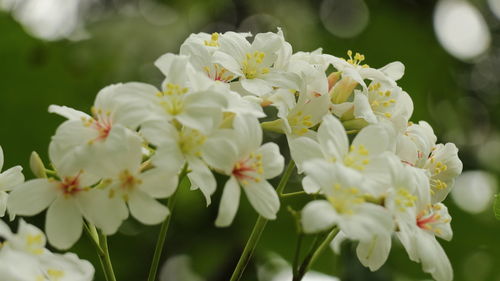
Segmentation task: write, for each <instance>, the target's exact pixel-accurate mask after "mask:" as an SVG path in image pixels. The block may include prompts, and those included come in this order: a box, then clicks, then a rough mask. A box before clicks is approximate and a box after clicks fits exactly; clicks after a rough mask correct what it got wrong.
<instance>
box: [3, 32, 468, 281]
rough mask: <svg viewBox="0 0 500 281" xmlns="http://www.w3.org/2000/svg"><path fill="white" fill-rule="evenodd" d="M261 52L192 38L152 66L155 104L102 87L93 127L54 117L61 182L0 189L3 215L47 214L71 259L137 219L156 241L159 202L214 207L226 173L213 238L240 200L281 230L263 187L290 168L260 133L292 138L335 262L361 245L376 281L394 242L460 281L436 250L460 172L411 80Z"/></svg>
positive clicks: (240, 43)
mask: <svg viewBox="0 0 500 281" xmlns="http://www.w3.org/2000/svg"><path fill="white" fill-rule="evenodd" d="M251 37H252V36H251V34H249V33H235V32H226V33H223V34H219V33H213V34H206V33H199V34H192V35H191V36H189V38H187V39H186V41H185V42H184V43H183V44H182V46H181V47H180V54H171V53H168V54H165V55H163V56H161V57H160V58H159V59H158V60H157V61H156V62H155V65H156V66H157V67H158V69H159V70H160V71H161V72H162V73H163V74H164V76H165V79H164V81H163V82H162V84H161V87H160V88H157V87H155V86H152V85H149V84H145V83H138V82H133V83H124V84H115V85H111V86H108V87H105V88H104V89H102V90H101V91H100V92H99V93H98V94H97V97H96V99H95V102H94V106H93V107H92V108H91V110H90V114H87V113H84V112H81V111H78V110H75V109H72V108H69V107H66V106H57V105H52V106H50V107H49V111H50V112H52V113H56V114H59V115H61V116H63V117H65V118H66V119H67V120H66V121H64V122H63V123H62V124H61V125H60V126H59V127H58V129H57V131H56V133H55V135H54V136H53V137H52V141H51V143H50V146H49V157H50V162H51V167H52V168H53V170H48V169H46V168H45V167H43V164H42V163H41V162H40V161H37V160H33V161H32V162H33V163H35V164H34V165H32V166H34V168H33V167H32V168H33V169H34V170H37V171H39V173H37V174H38V176H39V177H38V178H37V179H32V180H29V181H26V182H25V183H22V184H21V182H22V179H20V180H18V182H16V184H14V185H17V186H16V187H15V188H14V189H13V190H12V191H11V192H10V194H9V196H8V200H7V199H6V197H7V196H6V193H5V192H3V190H10V189H9V188H4V186H3V185H2V183H3V182H0V190H2V191H0V213H1V211H2V208H1V207H2V206H3V205H5V204H3V205H2V202H5V201H7V209H8V211H9V213H10V215H11V216H12V217H13V216H14V215H22V216H32V215H35V214H38V213H40V212H42V211H43V210H45V209H47V215H46V227H45V230H46V233H47V237H48V241H49V242H50V243H51V244H52V245H53V246H55V247H56V248H59V249H67V248H69V247H71V246H72V245H73V244H74V243H75V242H76V241H77V240H78V239H79V237H80V236H81V232H82V229H83V227H84V226H85V225H91V226H95V227H97V228H98V229H100V231H102V233H104V234H105V235H112V234H114V233H116V231H117V230H118V228H119V227H120V225H121V224H122V222H123V221H124V220H125V219H127V218H128V216H129V214H130V215H131V216H132V217H134V218H135V219H137V220H138V221H140V222H142V223H143V224H147V225H153V224H158V223H160V222H162V221H164V220H165V218H166V217H167V216H168V215H169V213H170V210H169V209H168V208H167V207H166V206H165V205H164V204H163V203H161V202H160V201H159V199H162V198H168V197H171V196H172V195H173V194H174V193H175V192H176V189H177V188H178V186H179V182H181V181H182V179H183V178H184V176H185V177H187V178H188V179H189V182H190V183H191V189H193V190H200V191H201V193H202V194H203V195H204V197H205V199H206V203H207V206H208V205H210V203H211V197H212V195H213V194H214V192H215V191H216V190H217V184H216V180H215V176H214V173H217V174H222V175H225V176H227V181H226V183H225V185H224V187H223V190H222V197H221V200H220V205H219V209H218V210H219V211H218V216H217V218H216V219H215V225H216V226H219V227H225V226H229V225H230V224H231V223H232V221H233V220H234V217H235V215H236V213H237V210H238V206H239V200H240V196H241V190H243V191H244V193H245V195H246V197H247V198H248V200H249V201H250V203H251V205H252V206H253V208H254V209H255V210H256V211H257V212H258V213H259V214H260V215H261V216H262V217H264V218H266V219H275V218H276V216H277V213H278V210H279V209H280V200H279V194H278V193H277V192H276V190H275V189H274V188H273V187H272V186H271V184H270V183H269V182H268V180H269V179H272V178H275V177H277V176H278V175H280V174H281V173H282V171H283V168H284V162H285V160H284V159H285V158H284V157H283V156H282V155H281V154H280V149H279V147H278V145H276V144H275V143H271V142H269V143H264V144H263V129H265V130H270V131H274V132H279V133H282V134H284V135H285V136H286V139H287V141H288V145H289V149H290V155H291V158H292V159H293V160H292V161H294V162H295V163H296V164H297V168H298V172H299V173H300V174H303V175H304V177H303V180H302V185H303V188H304V191H305V192H306V193H309V194H314V198H323V199H321V200H313V201H311V202H309V203H308V204H307V205H306V206H305V207H304V209H303V211H302V216H301V225H302V228H303V231H304V232H305V233H315V232H321V231H326V230H328V229H331V228H332V227H334V226H337V227H338V228H339V229H340V234H339V235H338V236H337V237H336V239H335V240H334V241H333V243H332V247H334V248H338V247H337V246H338V245H339V243H340V242H341V241H342V240H344V239H350V240H354V241H358V242H359V244H358V247H357V254H358V257H359V259H360V261H361V262H362V263H363V264H364V265H365V266H367V267H369V268H370V269H372V270H376V269H378V268H379V267H380V266H382V265H383V264H384V263H385V261H386V259H387V256H388V254H389V251H390V248H391V240H392V236H396V237H397V238H398V239H399V240H400V241H401V242H402V244H403V246H404V247H405V248H406V250H407V252H408V254H409V256H410V259H411V260H413V261H416V262H421V263H422V266H423V269H424V271H426V272H429V273H431V274H432V275H433V277H434V278H435V279H437V280H438V281H446V280H451V279H452V269H451V265H450V263H449V261H448V258H447V257H446V254H445V253H444V251H443V249H442V248H441V246H440V244H439V243H438V242H437V240H436V238H435V237H440V238H443V239H446V240H449V239H451V236H452V232H451V228H450V219H451V217H450V215H449V214H448V212H447V208H446V207H445V206H444V205H443V204H442V203H441V202H442V201H443V200H444V199H445V198H446V196H447V194H448V193H449V192H450V189H451V188H452V186H453V182H454V178H455V177H456V176H457V175H459V174H460V173H461V170H462V163H461V162H460V160H459V158H458V156H457V152H458V151H457V148H456V147H455V145H454V144H451V143H447V144H436V140H437V138H436V136H435V135H434V133H433V130H432V128H431V127H430V125H429V124H428V123H426V122H423V121H421V122H419V123H418V124H416V123H412V122H410V117H411V114H412V112H413V103H412V100H411V98H410V96H409V95H408V94H407V93H406V92H405V91H404V90H403V89H401V88H400V87H399V86H398V84H397V80H399V79H400V78H401V77H402V76H403V72H404V66H403V64H402V63H400V62H393V63H390V64H388V65H386V66H384V67H382V68H379V69H375V68H371V67H370V66H368V65H366V64H364V60H365V57H364V56H363V55H361V54H359V53H356V54H353V53H352V52H351V51H349V52H348V58H347V59H343V58H337V57H335V56H332V55H329V54H323V53H322V50H321V49H318V50H316V51H313V52H295V53H294V52H293V51H292V47H291V45H290V44H289V43H288V42H286V41H285V39H284V37H283V33H282V32H281V30H278V32H276V33H273V32H268V33H260V34H257V35H255V36H254V37H253V40H249V38H251ZM263 118H265V119H263ZM259 119H260V120H259ZM37 167H38V168H37ZM2 175H3V174H2ZM11 181H12V182H15V180H11Z"/></svg>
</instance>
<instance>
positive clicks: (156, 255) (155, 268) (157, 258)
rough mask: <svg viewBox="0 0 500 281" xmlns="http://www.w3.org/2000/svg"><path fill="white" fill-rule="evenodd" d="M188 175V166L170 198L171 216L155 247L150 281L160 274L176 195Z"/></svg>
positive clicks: (162, 229) (162, 226)
mask: <svg viewBox="0 0 500 281" xmlns="http://www.w3.org/2000/svg"><path fill="white" fill-rule="evenodd" d="M187 174H188V170H187V165H186V166H184V168H183V169H182V172H181V173H180V174H179V181H178V183H177V188H176V190H175V192H174V194H172V196H170V198H168V201H167V208H168V209H169V210H170V214H169V215H168V216H167V217H166V218H165V220H164V221H163V223H162V224H161V228H160V233H159V234H158V240H157V241H156V247H155V252H154V255H153V261H152V262H151V267H150V269H149V275H148V281H154V280H155V279H156V273H157V272H158V266H159V264H160V259H161V254H162V252H163V246H164V245H165V239H166V237H167V231H168V227H169V225H170V220H171V218H172V214H173V207H174V202H175V195H176V194H177V191H178V189H179V187H180V186H181V182H182V180H183V179H184V178H185V177H186V175H187Z"/></svg>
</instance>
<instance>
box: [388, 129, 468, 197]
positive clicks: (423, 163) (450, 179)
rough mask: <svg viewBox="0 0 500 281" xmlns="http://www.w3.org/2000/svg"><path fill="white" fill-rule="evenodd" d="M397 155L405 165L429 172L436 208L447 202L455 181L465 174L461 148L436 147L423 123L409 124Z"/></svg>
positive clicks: (401, 136)
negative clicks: (445, 200)
mask: <svg viewBox="0 0 500 281" xmlns="http://www.w3.org/2000/svg"><path fill="white" fill-rule="evenodd" d="M396 153H397V155H398V156H399V157H400V158H401V160H402V161H403V162H404V163H406V164H408V165H410V166H414V167H418V168H422V169H425V170H427V172H428V175H429V181H430V185H431V190H430V192H431V194H432V203H433V204H434V203H438V202H441V201H443V200H444V199H445V198H446V196H447V195H448V193H450V191H451V189H452V188H453V184H454V182H455V178H456V177H457V176H458V175H460V174H461V173H462V168H463V164H462V161H460V159H459V158H458V148H457V147H456V146H455V144H453V143H447V144H437V145H436V136H435V135H434V132H433V130H432V128H431V127H430V125H429V124H428V123H426V122H423V121H420V122H419V123H418V124H410V125H409V126H408V128H407V130H406V132H405V133H404V134H402V135H400V136H399V137H398V140H397V145H396Z"/></svg>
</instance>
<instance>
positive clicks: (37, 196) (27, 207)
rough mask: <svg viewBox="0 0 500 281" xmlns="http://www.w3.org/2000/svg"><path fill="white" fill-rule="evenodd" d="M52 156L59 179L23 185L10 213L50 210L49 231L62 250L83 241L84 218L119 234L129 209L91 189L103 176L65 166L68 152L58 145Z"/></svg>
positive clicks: (13, 198)
mask: <svg viewBox="0 0 500 281" xmlns="http://www.w3.org/2000/svg"><path fill="white" fill-rule="evenodd" d="M49 156H50V159H51V160H52V164H53V166H54V168H55V171H56V172H57V175H58V179H55V178H43V179H34V180H29V181H27V182H25V183H23V184H21V185H19V186H18V187H17V188H16V189H14V190H13V191H12V192H11V193H10V196H9V200H8V203H7V208H8V211H9V212H10V213H12V214H15V215H22V216H33V215H36V214H38V213H40V212H41V211H43V210H44V209H46V208H47V207H48V210H47V216H46V222H45V230H46V232H47V237H48V239H49V242H50V243H51V244H52V245H53V246H55V247H56V248H58V249H67V248H69V247H71V246H72V245H73V244H74V243H75V242H76V241H77V240H78V239H79V238H80V236H81V233H82V228H83V217H84V218H85V219H86V220H88V221H90V222H92V223H94V224H95V225H96V226H97V227H99V228H101V229H102V230H103V232H104V233H105V234H107V235H109V234H113V233H115V232H116V230H117V229H118V227H119V226H120V225H121V222H122V221H123V220H124V219H125V218H126V217H127V209H126V208H123V207H122V205H121V204H120V201H119V200H117V199H116V198H109V197H108V194H107V193H106V192H104V191H102V190H100V189H97V188H91V186H92V185H94V184H95V183H97V182H98V180H99V177H97V176H95V175H92V174H89V173H88V172H86V171H85V170H82V169H81V170H75V167H67V166H64V165H62V164H61V163H63V162H62V159H63V158H64V156H65V150H64V149H61V148H60V147H59V146H58V145H57V144H54V143H52V144H51V145H50V147H49ZM97 210H99V211H97ZM106 210H113V212H108V211H106Z"/></svg>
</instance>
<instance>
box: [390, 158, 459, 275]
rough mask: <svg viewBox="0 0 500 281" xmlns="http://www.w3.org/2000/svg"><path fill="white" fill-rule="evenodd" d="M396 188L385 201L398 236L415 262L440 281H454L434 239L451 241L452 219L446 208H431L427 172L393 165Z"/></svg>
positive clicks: (392, 172)
mask: <svg viewBox="0 0 500 281" xmlns="http://www.w3.org/2000/svg"><path fill="white" fill-rule="evenodd" d="M390 166H391V176H392V179H393V184H392V185H393V186H392V188H391V189H390V190H389V191H388V194H387V196H386V198H385V200H384V202H385V206H386V208H387V209H388V210H390V211H391V213H392V214H393V216H394V219H395V221H396V223H397V226H398V231H397V232H396V234H397V236H398V238H399V240H400V241H401V243H402V244H403V246H404V247H405V249H406V251H407V252H408V255H409V257H410V259H411V260H412V261H415V262H421V263H422V267H423V270H424V271H425V272H428V273H431V274H432V276H433V277H434V278H435V279H436V280H438V281H448V280H452V279H453V270H452V268H451V264H450V261H449V260H448V257H447V256H446V253H445V252H444V250H443V249H442V247H441V245H439V243H438V242H437V241H436V238H435V236H438V237H441V238H443V239H445V240H451V237H452V231H451V227H450V221H451V217H450V215H449V214H448V209H447V208H446V207H445V206H444V205H443V204H440V203H439V204H435V205H431V204H430V202H431V196H430V195H431V193H430V185H429V181H428V178H427V176H426V174H425V171H424V170H422V169H419V168H414V167H411V166H408V165H404V164H402V163H400V162H399V161H397V160H393V161H392V162H391V165H390Z"/></svg>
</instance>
